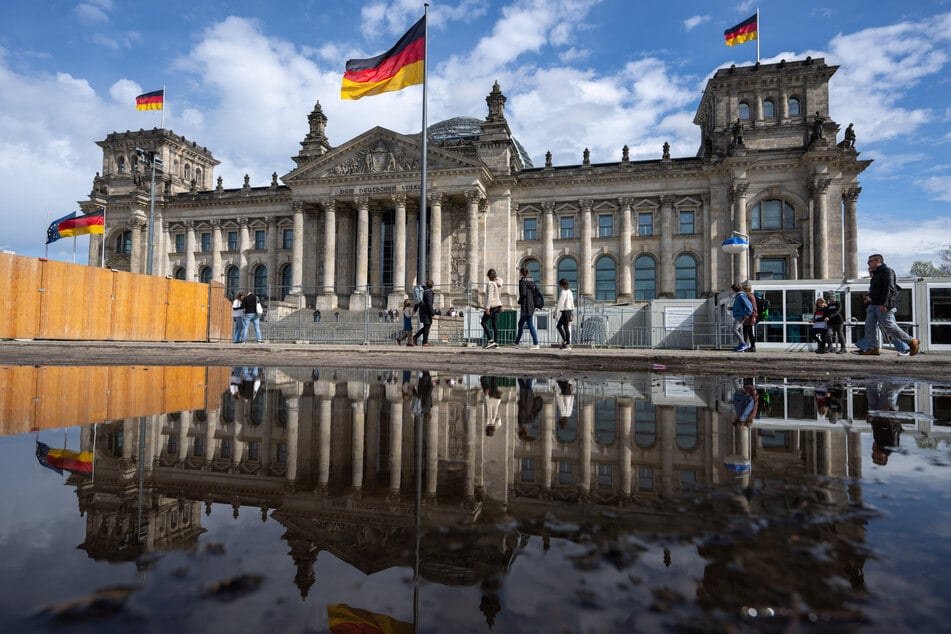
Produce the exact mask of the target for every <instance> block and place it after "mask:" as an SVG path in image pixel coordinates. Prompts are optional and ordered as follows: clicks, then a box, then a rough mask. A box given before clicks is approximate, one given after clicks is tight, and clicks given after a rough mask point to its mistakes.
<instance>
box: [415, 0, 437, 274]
mask: <svg viewBox="0 0 951 634" xmlns="http://www.w3.org/2000/svg"><path fill="white" fill-rule="evenodd" d="M423 7H424V8H423V25H424V28H423V131H422V139H423V142H422V155H423V156H422V160H421V161H420V167H421V169H422V174H421V175H420V184H419V232H418V233H419V239H418V241H419V249H418V251H417V257H418V258H419V264H418V267H419V275H418V276H417V278H416V283H417V284H420V285H422V286H425V285H426V282H427V280H428V279H429V278H428V277H427V274H426V259H427V255H426V221H427V213H426V203H427V196H426V145H427V141H428V138H427V137H428V136H429V134H428V131H427V130H426V85H427V84H428V83H429V68H428V67H429V3H428V2H426V3H424V4H423ZM437 239H438V236H437Z"/></svg>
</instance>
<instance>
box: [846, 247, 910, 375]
mask: <svg viewBox="0 0 951 634" xmlns="http://www.w3.org/2000/svg"><path fill="white" fill-rule="evenodd" d="M868 272H869V273H870V274H871V276H872V279H871V281H870V282H869V284H868V295H866V296H865V303H866V304H868V308H867V309H866V312H865V340H866V347H865V350H863V351H862V352H860V353H859V354H862V355H873V356H878V355H879V350H878V328H879V326H881V328H882V330H883V331H885V334H886V335H888V337H889V338H891V339H893V340H894V339H900V340H901V341H904V342H905V343H907V344H908V347H909V349H910V351H911V354H912V355H916V354H918V345H919V341H918V340H917V339H914V338H912V337H911V335H909V334H908V333H907V332H905V331H904V330H902V329H901V328H899V326H898V322H896V321H895V312H896V311H897V306H898V284H897V283H896V282H895V272H894V271H893V270H891V269H890V268H889V267H887V266H886V265H885V258H883V257H882V256H881V255H880V254H878V253H876V254H874V255H870V256H868Z"/></svg>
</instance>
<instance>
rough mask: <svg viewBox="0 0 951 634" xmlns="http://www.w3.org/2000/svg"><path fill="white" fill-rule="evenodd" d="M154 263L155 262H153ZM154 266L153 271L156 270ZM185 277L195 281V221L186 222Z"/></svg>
mask: <svg viewBox="0 0 951 634" xmlns="http://www.w3.org/2000/svg"><path fill="white" fill-rule="evenodd" d="M153 264H154V263H153ZM154 268H155V267H154V266H153V272H154ZM185 279H186V280H187V281H189V282H194V281H195V279H196V278H195V223H194V222H192V221H191V220H188V221H186V222H185Z"/></svg>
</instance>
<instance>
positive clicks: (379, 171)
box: [282, 127, 483, 185]
mask: <svg viewBox="0 0 951 634" xmlns="http://www.w3.org/2000/svg"><path fill="white" fill-rule="evenodd" d="M427 153H428V155H427V160H426V163H427V171H428V172H434V171H440V170H458V169H483V166H482V164H481V163H479V162H477V161H473V160H471V159H468V158H466V157H463V156H459V155H456V154H453V153H451V152H447V151H445V150H442V149H440V148H438V147H433V146H429V147H428V148H427ZM421 159H422V147H421V144H420V141H419V136H418V135H404V134H399V133H396V132H393V131H392V130H387V129H385V128H381V127H376V128H373V129H372V130H369V131H368V132H366V133H364V134H362V135H360V136H358V137H356V138H355V139H353V140H351V141H349V142H348V143H345V144H344V145H341V146H340V147H338V148H336V149H334V150H332V151H330V152H328V153H327V154H325V155H324V156H322V157H320V159H318V160H316V161H312V162H310V163H308V164H306V165H303V166H301V167H299V168H297V169H295V170H293V171H291V172H290V173H288V174H287V175H285V176H284V177H283V179H282V180H283V181H284V182H285V183H286V184H288V185H293V184H294V183H302V182H306V181H313V180H325V179H332V180H338V179H346V178H348V177H360V178H366V177H373V176H380V175H401V176H409V175H411V174H413V173H416V174H418V173H419V171H420V165H421Z"/></svg>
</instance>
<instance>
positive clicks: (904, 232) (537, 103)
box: [0, 0, 951, 273]
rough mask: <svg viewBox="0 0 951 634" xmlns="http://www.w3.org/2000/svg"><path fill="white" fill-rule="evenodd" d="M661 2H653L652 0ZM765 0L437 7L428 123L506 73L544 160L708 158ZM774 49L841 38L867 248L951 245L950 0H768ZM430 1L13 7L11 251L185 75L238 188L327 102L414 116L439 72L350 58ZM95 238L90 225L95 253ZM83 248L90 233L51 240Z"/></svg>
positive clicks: (336, 122) (25, 247)
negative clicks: (707, 96) (706, 131)
mask: <svg viewBox="0 0 951 634" xmlns="http://www.w3.org/2000/svg"><path fill="white" fill-rule="evenodd" d="M645 7H649V9H646V8H645ZM756 8H757V5H756V4H753V3H750V2H747V1H734V2H725V1H719V0H707V1H694V0H682V1H680V2H669V3H639V2H631V1H630V0H522V1H519V0H508V1H502V0H456V1H455V2H446V3H441V2H435V1H434V2H432V3H431V6H430V9H429V16H430V29H429V39H430V44H429V55H430V81H429V111H428V118H429V123H431V124H432V123H435V122H437V121H440V120H442V119H446V118H449V117H452V116H473V117H479V118H484V117H485V114H486V105H485V96H486V95H487V94H488V93H489V91H490V90H491V88H492V84H493V82H495V81H496V80H498V82H499V84H500V85H501V87H502V91H503V92H504V94H505V95H506V96H507V97H508V102H507V104H506V115H507V117H508V120H509V123H510V125H511V128H512V130H513V132H514V134H515V135H516V136H517V137H518V139H519V140H520V141H521V142H522V144H523V145H524V146H525V148H526V150H527V151H528V152H529V154H530V155H531V157H532V159H533V161H534V162H535V164H536V165H541V164H543V162H544V156H545V152H546V151H548V150H550V151H551V152H552V155H553V159H554V162H555V164H556V165H558V164H577V163H580V162H581V156H582V152H583V150H584V149H585V148H590V150H591V160H592V161H593V162H608V161H615V160H619V158H620V151H621V146H623V145H625V144H626V145H628V146H630V148H631V158H632V159H649V158H658V157H659V155H660V148H661V146H662V145H663V143H664V142H665V141H667V142H669V143H670V145H671V153H672V154H673V155H674V156H675V157H677V156H693V155H695V154H696V151H697V148H698V145H699V131H698V129H697V128H696V127H695V126H694V125H693V123H692V120H693V116H694V113H695V111H696V108H697V105H698V102H699V99H700V95H701V93H702V90H703V87H704V85H705V83H706V81H707V79H708V78H709V77H710V76H711V75H712V74H713V73H714V72H715V71H716V69H717V68H721V67H724V66H729V65H730V64H737V65H742V64H750V63H753V62H755V61H756V44H755V43H748V44H744V45H741V46H736V47H732V48H731V47H727V46H726V45H725V44H724V43H723V31H724V29H726V28H728V27H730V26H733V25H734V24H736V23H738V22H740V21H742V20H743V19H745V18H747V17H749V16H750V15H752V14H753V13H754V12H755V11H756ZM759 8H760V13H761V40H760V59H761V61H762V62H764V63H769V62H776V61H779V60H780V59H787V60H793V59H801V58H804V57H805V56H807V55H811V56H813V57H824V58H825V59H826V61H827V62H828V63H830V64H835V65H840V66H841V68H840V69H839V71H838V72H837V73H836V74H835V76H834V77H833V78H832V83H831V99H832V104H831V113H830V118H831V119H832V120H834V121H836V122H837V123H839V124H840V125H841V126H842V129H843V130H844V128H845V126H846V125H847V124H848V123H850V122H854V124H855V130H856V132H857V136H858V141H857V144H856V148H857V149H858V150H859V152H860V153H861V157H862V158H871V159H874V160H875V162H874V163H873V164H872V166H871V167H870V168H869V169H868V170H867V171H866V172H865V173H864V174H863V175H862V176H861V186H862V195H861V196H860V198H859V231H860V236H859V249H860V261H861V258H862V257H864V256H863V255H862V254H865V253H870V252H876V251H877V252H881V253H883V254H885V256H886V261H888V262H889V263H890V264H891V265H892V266H894V267H895V268H896V269H897V270H898V272H899V273H906V272H907V270H908V267H909V266H910V265H911V263H912V262H913V261H915V260H926V261H928V260H930V261H933V262H935V263H936V264H937V263H938V261H939V259H940V258H939V255H938V254H939V252H940V250H941V249H942V248H946V247H948V246H949V245H951V125H949V124H951V73H949V70H951V2H949V0H921V1H919V2H907V1H906V2H898V1H895V0H878V1H877V2H875V3H872V4H869V3H868V2H863V1H857V0H856V1H853V0H837V1H836V2H831V1H826V2H814V1H812V0H804V1H802V2H798V3H789V2H785V3H780V2H763V3H762V4H761V5H760V6H759ZM422 13H423V4H422V3H421V2H418V1H417V0H412V1H409V0H393V1H390V2H383V1H377V0H365V1H356V0H338V1H337V2H328V1H326V0H285V1H284V2H281V3H275V4H272V3H263V2H257V1H251V0H228V1H224V0H207V1H202V2H194V1H191V0H189V1H187V2H185V1H181V0H163V1H162V2H151V3H144V2H127V1H123V0H87V1H85V2H75V1H69V0H50V1H49V2H34V1H33V0H7V2H5V3H4V17H3V20H2V22H0V85H2V87H3V89H2V90H0V191H2V193H3V194H2V197H0V219H2V225H0V226H2V227H3V229H2V231H0V249H6V250H12V251H15V252H17V253H20V254H23V255H31V256H42V255H43V254H44V250H45V245H44V242H45V235H46V226H47V225H48V224H49V222H50V220H51V219H52V218H56V217H59V216H62V215H64V214H66V213H69V212H70V211H74V210H76V209H78V206H77V204H76V202H77V201H79V200H82V199H85V198H87V197H88V194H89V192H90V190H91V187H92V179H93V176H94V175H95V173H96V172H98V171H100V170H101V169H102V167H101V165H102V158H101V151H100V149H99V147H98V146H96V144H95V143H96V141H100V140H102V139H104V138H105V137H106V135H107V134H109V133H110V132H112V131H125V130H135V129H139V128H152V127H157V126H160V125H161V121H162V118H161V117H162V114H163V113H161V112H140V111H136V110H135V106H134V103H135V96H136V95H137V94H140V93H142V92H147V91H152V90H156V89H159V88H162V87H163V86H164V87H165V88H166V110H165V111H164V115H165V127H166V128H168V129H171V130H173V131H174V132H176V133H178V134H181V135H184V136H185V137H187V138H188V139H191V140H194V141H196V142H198V143H199V144H200V145H203V146H206V147H208V148H209V149H210V150H211V151H212V152H213V154H214V156H215V157H216V158H217V159H218V160H220V161H221V165H220V166H218V168H217V170H216V175H220V176H222V177H223V179H224V186H225V187H226V188H229V187H240V186H241V184H242V182H243V178H244V175H245V174H248V175H249V176H250V178H251V184H252V185H254V186H260V185H266V184H268V183H270V179H271V173H273V172H277V173H278V174H279V175H283V174H286V173H287V172H288V171H290V170H291V169H292V168H293V167H294V163H293V161H292V160H291V158H290V157H292V156H294V155H296V154H297V152H298V151H299V149H300V145H299V143H300V141H301V140H302V139H303V137H304V135H305V134H306V132H307V115H308V114H309V113H310V111H311V110H312V109H313V107H314V103H315V102H316V101H320V103H321V106H322V107H323V110H324V113H325V114H326V115H327V117H328V118H329V122H328V125H327V135H328V137H329V138H330V142H331V143H332V144H334V145H340V144H342V143H345V142H346V141H347V140H349V139H350V138H352V137H354V136H356V135H358V134H360V133H361V132H363V131H365V130H367V129H368V128H370V127H372V126H375V125H380V126H383V127H387V128H390V129H393V130H396V131H398V132H403V133H415V132H418V131H419V128H420V124H421V117H420V100H421V94H422V90H421V87H411V88H408V89H406V90H403V91H401V92H398V93H388V94H384V95H381V96H377V97H372V98H366V99H362V100H360V101H341V100H340V98H339V91H340V79H341V76H342V72H343V68H344V64H345V62H346V60H347V59H348V58H351V57H369V56H372V55H376V54H379V53H381V52H383V51H384V50H386V49H387V48H389V47H390V46H391V45H392V44H393V43H394V42H395V41H396V39H398V38H399V36H400V35H402V33H403V32H405V31H406V29H408V28H409V26H411V25H412V23H413V22H414V21H415V20H417V19H418V18H419V17H420V15H422ZM86 240H88V238H79V239H78V242H79V246H78V251H79V259H78V261H80V262H82V261H85V258H84V256H83V254H84V253H85V252H86V251H85V250H86ZM49 255H50V257H51V258H55V259H61V260H67V261H68V260H71V259H72V257H73V246H72V240H68V239H67V240H61V241H59V242H57V243H54V244H53V245H51V247H50V252H49Z"/></svg>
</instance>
